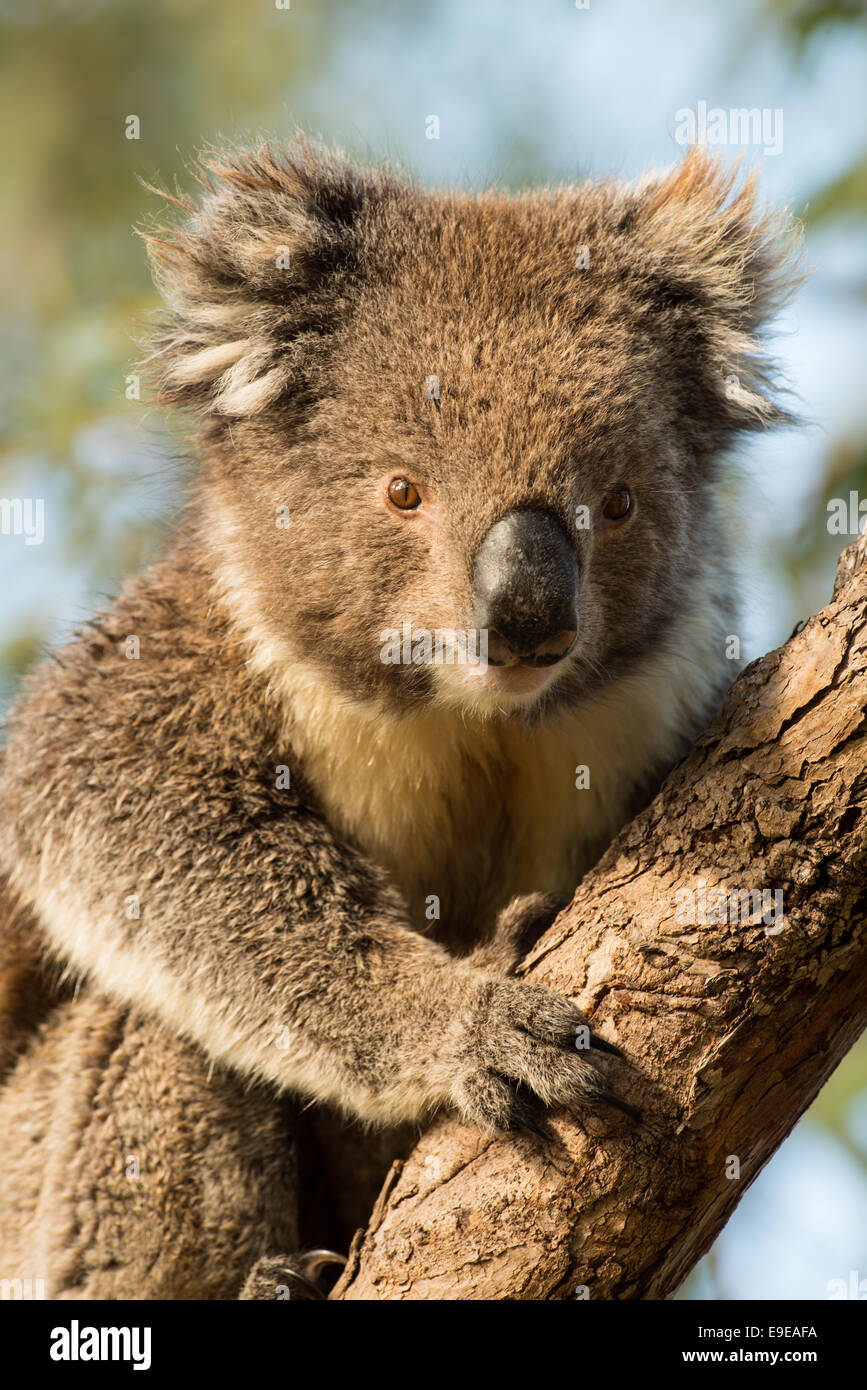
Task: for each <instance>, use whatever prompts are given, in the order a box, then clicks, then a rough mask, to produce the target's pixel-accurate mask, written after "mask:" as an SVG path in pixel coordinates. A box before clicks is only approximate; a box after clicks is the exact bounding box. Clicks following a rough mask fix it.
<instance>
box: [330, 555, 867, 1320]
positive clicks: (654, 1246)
mask: <svg viewBox="0 0 867 1390" xmlns="http://www.w3.org/2000/svg"><path fill="white" fill-rule="evenodd" d="M865 563H867V545H865V538H863V537H861V538H859V540H858V541H856V542H855V543H854V544H853V545H851V546H849V547H848V549H847V550H846V551H845V552H844V554H843V557H842V559H841V562H840V568H839V571H838V579H837V585H836V587H835V594H834V598H833V600H832V602H831V603H830V604H829V606H828V607H827V608H825V609H824V610H823V611H822V612H821V613H820V614H819V615H818V616H817V617H815V618H813V619H811V620H810V622H809V623H808V624H807V625H806V626H805V627H804V629H803V630H802V631H801V632H799V633H796V634H794V635H793V636H792V638H791V639H790V640H789V642H787V643H786V645H785V646H784V647H782V648H780V649H779V650H777V651H774V652H771V653H770V654H769V655H768V656H766V657H764V658H763V659H762V660H761V661H758V662H755V663H753V665H751V666H750V667H748V669H747V670H746V671H745V672H744V673H743V674H742V675H741V677H740V679H739V680H738V681H737V682H736V684H735V685H734V687H733V688H732V690H731V692H730V694H729V696H728V698H727V699H726V702H725V705H724V707H723V709H722V710H721V712H720V714H719V715H718V717H717V718H716V720H715V721H714V723H713V724H712V725H711V727H710V728H709V729H708V730H706V732H705V733H704V734H703V735H702V736H701V737H700V738H699V739H698V741H697V743H696V745H695V747H694V749H693V750H692V752H691V753H690V755H689V757H688V758H687V759H686V760H685V762H683V763H682V764H681V765H680V766H679V767H677V768H675V770H674V771H673V772H672V773H671V775H670V776H669V778H668V780H667V781H666V783H665V785H664V786H663V788H662V790H661V791H660V793H659V795H658V796H657V797H656V799H655V800H654V802H653V803H652V804H651V806H649V807H648V809H647V810H646V811H644V812H642V814H641V815H640V816H639V817H638V818H637V819H636V820H635V821H634V822H633V823H632V824H631V825H629V826H627V827H626V829H624V830H623V832H622V833H621V834H620V835H619V836H618V837H617V839H616V840H615V842H614V843H613V844H612V846H611V847H610V849H609V850H608V852H607V853H606V854H605V856H604V858H603V859H602V860H601V861H600V863H599V864H598V865H597V867H596V868H595V869H594V870H593V871H592V872H591V873H590V874H588V875H587V876H586V878H585V879H584V880H583V881H582V883H581V885H580V887H579V888H578V891H577V893H576V894H575V898H574V900H573V902H572V904H571V906H570V908H569V909H568V910H567V911H566V912H565V913H563V914H562V915H561V916H560V917H559V918H558V920H557V921H556V922H555V924H554V925H553V926H552V927H551V929H550V930H549V931H548V932H547V933H546V935H545V936H544V937H543V939H542V940H541V942H540V943H539V944H538V945H537V946H536V948H535V949H534V951H533V952H532V953H531V955H530V956H529V957H528V959H527V960H526V961H525V962H524V963H523V965H522V966H521V967H520V973H521V974H522V975H524V976H525V977H526V978H527V979H528V980H532V981H534V982H536V983H540V984H546V985H549V986H550V987H551V988H553V989H556V990H559V991H560V992H561V993H563V994H567V995H571V996H573V997H574V998H575V999H576V1002H577V1003H578V1004H579V1006H580V1007H581V1008H583V1009H584V1010H585V1011H586V1012H587V1013H588V1014H589V1015H590V1016H592V1020H593V1027H594V1028H595V1029H596V1030H597V1031H599V1032H600V1033H602V1034H603V1035H604V1036H605V1037H607V1038H609V1039H612V1040H613V1041H615V1042H617V1043H618V1044H619V1045H620V1046H621V1047H622V1048H623V1049H624V1051H625V1052H626V1053H627V1054H628V1058H629V1061H619V1060H617V1059H608V1058H605V1059H604V1060H605V1063H606V1064H607V1071H608V1074H609V1076H610V1078H611V1081H612V1084H613V1085H614V1087H615V1089H617V1090H618V1091H619V1092H620V1094H622V1095H624V1096H625V1097H627V1098H628V1099H629V1100H630V1101H632V1102H633V1103H634V1104H636V1105H638V1106H639V1107H640V1108H641V1110H642V1113H643V1115H644V1120H643V1122H642V1123H641V1124H640V1125H637V1124H636V1123H635V1122H634V1121H630V1120H629V1119H627V1118H624V1117H622V1116H620V1115H619V1114H617V1113H615V1112H612V1111H611V1110H609V1109H604V1110H603V1109H599V1108H593V1109H588V1108H581V1109H579V1110H577V1111H576V1112H575V1113H571V1112H570V1113H566V1112H561V1113H558V1114H557V1115H555V1116H553V1117H552V1119H551V1121H550V1125H549V1129H550V1132H551V1138H550V1141H547V1142H546V1141H544V1140H542V1139H540V1138H538V1137H536V1136H535V1135H533V1134H523V1133H522V1134H519V1135H509V1136H498V1137H494V1138H489V1137H484V1136H482V1135H480V1134H479V1133H477V1132H476V1131H475V1130H473V1129H472V1128H469V1127H467V1126H464V1125H462V1124H460V1123H459V1122H458V1121H457V1120H455V1119H451V1118H448V1117H443V1118H441V1119H440V1120H439V1121H438V1122H437V1123H436V1124H435V1125H434V1126H433V1128H432V1129H431V1130H430V1131H429V1132H428V1133H427V1134H425V1135H424V1137H423V1138H422V1139H421V1141H420V1142H419V1144H418V1145H417V1146H416V1148H415V1149H414V1151H413V1153H412V1154H411V1155H410V1157H409V1159H408V1160H407V1161H406V1162H405V1163H404V1164H402V1165H400V1164H396V1165H395V1166H394V1168H393V1169H392V1172H391V1174H390V1175H389V1179H388V1181H387V1183H386V1185H385V1187H384V1189H383V1192H382V1193H381V1195H380V1198H379V1200H378V1202H377V1205H376V1208H375V1210H374V1212H373V1215H372V1218H371V1222H370V1225H369V1227H368V1229H367V1231H366V1232H359V1233H358V1235H357V1236H356V1238H355V1241H354V1242H353V1247H352V1252H351V1255H350V1260H349V1263H348V1265H347V1269H346V1271H345V1273H344V1276H343V1277H342V1279H341V1281H340V1283H339V1284H338V1286H337V1287H336V1288H335V1290H334V1292H333V1294H332V1297H333V1298H340V1299H550V1298H553V1299H560V1298H570V1297H574V1296H575V1295H576V1289H577V1290H579V1296H589V1297H591V1298H594V1299H612V1298H613V1299H632V1298H664V1297H666V1296H667V1295H669V1294H671V1293H672V1292H673V1290H674V1289H676V1288H677V1286H678V1284H679V1283H680V1282H681V1281H682V1279H683V1278H684V1276H685V1275H686V1274H687V1273H688V1271H689V1270H690V1269H691V1268H692V1266H693V1265H694V1264H695V1262H696V1261H697V1260H698V1258H699V1257H700V1256H701V1255H702V1254H703V1252H704V1251H705V1250H706V1249H707V1248H708V1246H709V1245H710V1244H711V1242H712V1241H713V1239H714V1237H715V1236H716V1234H717V1232H718V1231H719V1230H720V1228H721V1227H722V1226H723V1224H724V1223H725V1221H726V1220H727V1218H728V1217H729V1216H730V1215H731V1213H732V1211H733V1209H734V1207H735V1205H736V1204H737V1202H738V1200H739V1199H740V1197H741V1196H742V1194H743V1192H744V1190H745V1189H746V1187H747V1186H748V1185H749V1183H751V1182H752V1181H753V1179H754V1178H755V1177H756V1176H757V1174H758V1173H759V1172H760V1171H761V1169H762V1167H763V1166H764V1165H765V1163H767V1161H768V1159H769V1158H770V1157H771V1155H772V1154H773V1153H774V1151H775V1149H776V1148H777V1147H778V1146H779V1145H780V1144H781V1143H782V1141H783V1139H784V1138H785V1136H786V1135H787V1134H788V1132H789V1131H790V1129H791V1128H792V1126H793V1125H794V1124H795V1121H796V1120H797V1119H798V1118H799V1116H800V1115H801V1114H802V1113H803V1111H804V1110H805V1109H806V1108H807V1106H808V1105H809V1104H810V1102H811V1101H812V1100H813V1098H814V1097H815V1095H816V1094H817V1092H818V1091H819V1089H820V1087H821V1086H822V1084H823V1083H824V1081H825V1080H826V1079H827V1077H828V1076H829V1075H830V1073H831V1072H832V1071H833V1069H834V1067H836V1065H837V1064H838V1062H839V1061H840V1060H841V1058H842V1057H843V1056H844V1054H845V1053H846V1051H847V1049H848V1048H849V1047H851V1045H852V1044H853V1042H854V1041H855V1040H856V1038H857V1037H858V1035H859V1033H860V1032H861V1030H862V1028H863V1027H864V1024H865V1020H867V949H865V920H867V887H865V874H864V865H865V823H867V818H865V787H867V758H865V743H867V740H865V708H867V568H865V567H864V566H865ZM580 794H581V793H580V791H579V792H576V795H580ZM702 880H703V881H704V885H705V888H704V897H702V882H701V881H702ZM718 887H721V888H723V889H724V890H725V892H726V894H727V895H728V896H727V898H726V903H725V908H724V909H723V908H722V906H721V904H720V903H719V901H718V900H715V898H714V896H713V894H712V892H711V890H712V889H715V888H718ZM732 890H745V891H748V890H757V891H758V892H759V893H761V892H762V891H763V890H767V892H768V894H769V895H770V896H769V897H766V898H765V899H764V900H763V902H762V904H761V906H760V909H759V911H758V912H756V911H755V910H753V912H752V915H749V908H748V907H747V904H746V902H745V901H744V902H743V903H742V902H741V901H740V900H739V899H735V900H734V902H733V900H732V898H731V896H730V895H731V893H732ZM777 890H782V895H783V898H782V911H783V916H782V918H781V919H775V917H774V913H775V911H776V908H775V906H774V904H775V902H776V900H775V899H774V897H773V894H774V893H775V892H776V891H777ZM755 905H756V903H755V899H754V900H752V906H753V908H754V907H755ZM690 907H692V910H693V914H694V917H695V918H696V919H697V920H695V921H694V922H691V921H690V920H689V918H690ZM763 908H765V909H769V910H768V911H766V913H765V920H763V917H762V909H763ZM744 914H747V916H746V917H745V915H744ZM717 919H720V920H717ZM582 1286H583V1288H584V1289H585V1290H586V1292H584V1293H583V1294H582V1293H581V1292H580V1289H581V1287H582Z"/></svg>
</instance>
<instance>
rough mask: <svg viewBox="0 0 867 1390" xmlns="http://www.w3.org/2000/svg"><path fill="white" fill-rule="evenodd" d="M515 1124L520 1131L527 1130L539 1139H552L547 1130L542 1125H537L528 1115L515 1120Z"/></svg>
mask: <svg viewBox="0 0 867 1390" xmlns="http://www.w3.org/2000/svg"><path fill="white" fill-rule="evenodd" d="M515 1124H516V1126H517V1128H518V1129H527V1130H529V1131H530V1133H531V1134H535V1135H537V1136H538V1138H539V1139H544V1140H546V1141H547V1140H548V1139H550V1138H551V1135H550V1134H549V1133H548V1131H547V1129H543V1128H542V1126H541V1125H539V1124H537V1123H536V1121H535V1120H531V1119H530V1118H529V1117H528V1116H527V1115H520V1116H518V1117H517V1118H516V1120H515Z"/></svg>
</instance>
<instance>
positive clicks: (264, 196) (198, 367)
mask: <svg viewBox="0 0 867 1390" xmlns="http://www.w3.org/2000/svg"><path fill="white" fill-rule="evenodd" d="M197 178H198V181H199V183H200V184H201V185H202V187H203V189H204V195H203V197H202V199H201V202H200V204H198V205H197V204H195V203H193V202H192V201H191V200H188V199H186V198H184V197H181V196H177V197H175V196H173V195H171V194H168V193H166V192H165V191H164V190H159V189H154V190H152V191H154V192H157V193H160V194H161V196H163V197H165V198H167V199H168V201H170V202H171V203H173V204H174V205H175V206H176V207H177V208H179V209H180V212H181V214H182V217H181V218H179V219H178V222H177V224H176V225H175V226H171V227H161V228H156V229H154V230H153V231H152V232H150V233H148V234H146V241H147V243H148V250H149V254H150V257H151V262H152V265H153V268H154V275H155V279H156V281H157V284H158V286H159V288H160V289H161V291H162V293H163V296H164V298H165V300H166V303H167V305H168V308H169V313H168V314H166V315H164V316H163V317H162V319H161V320H160V324H159V328H158V330H157V332H156V333H155V334H154V335H153V336H152V337H151V340H150V347H151V349H152V352H151V356H150V358H149V359H148V362H147V364H146V365H147V367H149V368H150V374H152V376H153V377H154V378H155V386H156V395H157V399H158V401H159V402H160V403H164V404H169V405H179V406H187V407H195V408H198V409H199V410H202V411H208V412H213V413H216V414H218V415H226V416H248V415H254V414H256V413H257V412H259V411H260V410H263V409H264V408H265V407H267V406H269V405H271V404H272V403H273V402H275V401H276V400H277V399H278V398H279V397H280V396H281V395H283V394H284V393H287V392H289V391H292V392H293V393H294V392H296V391H299V390H300V391H302V392H303V390H304V388H305V386H306V385H307V384H309V382H310V380H311V377H312V375H313V374H314V373H315V371H316V366H317V362H319V361H321V359H322V356H323V352H324V350H325V348H326V346H327V339H328V336H329V334H330V333H331V331H332V330H333V328H334V326H335V323H336V320H337V312H338V310H339V309H342V310H343V312H344V313H345V308H346V297H347V296H351V293H352V285H353V271H354V269H355V267H356V265H357V258H358V246H359V232H358V223H359V219H360V216H361V214H362V211H363V209H364V208H365V206H368V205H369V204H370V202H371V200H373V199H375V198H376V197H377V196H380V197H384V196H386V194H387V190H388V187H389V180H388V177H387V176H386V175H384V174H381V173H373V172H370V171H364V170H359V169H358V168H356V167H355V166H353V165H351V164H349V162H348V161H347V160H345V159H344V158H343V157H342V156H340V155H339V154H334V153H331V152H327V153H326V152H323V151H314V150H313V149H312V148H311V147H310V146H309V145H307V144H302V143H299V144H298V145H297V146H296V147H295V148H293V149H292V150H290V151H287V152H285V153H283V152H280V153H278V152H276V151H274V150H273V149H271V148H269V147H268V146H261V147H259V148H258V149H256V150H255V151H243V150H238V151H231V152H229V153H228V154H223V155H216V154H211V155H205V156H203V157H202V159H201V161H200V167H199V172H198V174H197Z"/></svg>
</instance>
